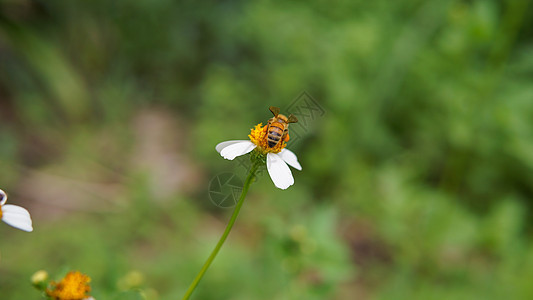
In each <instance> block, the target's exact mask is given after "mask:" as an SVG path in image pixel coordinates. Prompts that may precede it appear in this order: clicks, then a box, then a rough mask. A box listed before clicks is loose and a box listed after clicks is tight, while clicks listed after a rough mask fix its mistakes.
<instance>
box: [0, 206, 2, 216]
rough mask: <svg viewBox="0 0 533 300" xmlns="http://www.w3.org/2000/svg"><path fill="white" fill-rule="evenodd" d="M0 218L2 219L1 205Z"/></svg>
mask: <svg viewBox="0 0 533 300" xmlns="http://www.w3.org/2000/svg"><path fill="white" fill-rule="evenodd" d="M0 219H2V205H0Z"/></svg>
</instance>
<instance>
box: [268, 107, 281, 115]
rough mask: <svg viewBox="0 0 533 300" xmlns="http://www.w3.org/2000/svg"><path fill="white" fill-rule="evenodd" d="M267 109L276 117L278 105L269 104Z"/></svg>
mask: <svg viewBox="0 0 533 300" xmlns="http://www.w3.org/2000/svg"><path fill="white" fill-rule="evenodd" d="M268 109H270V111H271V112H272V113H273V114H274V117H277V116H278V115H279V111H280V109H279V107H275V106H271V107H269V108H268Z"/></svg>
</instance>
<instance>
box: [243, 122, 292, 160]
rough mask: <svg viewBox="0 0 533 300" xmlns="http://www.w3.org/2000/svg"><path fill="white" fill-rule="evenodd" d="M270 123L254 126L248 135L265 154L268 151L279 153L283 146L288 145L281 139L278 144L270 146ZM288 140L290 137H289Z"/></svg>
mask: <svg viewBox="0 0 533 300" xmlns="http://www.w3.org/2000/svg"><path fill="white" fill-rule="evenodd" d="M267 130H268V125H265V126H263V123H259V124H257V125H256V126H255V128H252V130H251V132H250V134H249V135H248V137H249V138H250V141H252V143H254V144H255V145H256V146H257V148H256V149H258V150H259V151H261V152H262V153H263V154H266V153H279V152H280V151H281V150H282V149H283V148H285V147H286V146H287V144H286V143H285V141H281V142H280V143H278V144H277V145H276V146H274V147H272V148H270V147H269V146H268V140H267V137H268V132H267ZM287 141H288V139H287Z"/></svg>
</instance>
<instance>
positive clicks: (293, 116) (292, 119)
mask: <svg viewBox="0 0 533 300" xmlns="http://www.w3.org/2000/svg"><path fill="white" fill-rule="evenodd" d="M287 122H289V123H296V122H298V118H296V116H295V115H293V114H290V115H289V118H288V119H287Z"/></svg>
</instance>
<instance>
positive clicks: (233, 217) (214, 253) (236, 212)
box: [182, 163, 259, 300]
mask: <svg viewBox="0 0 533 300" xmlns="http://www.w3.org/2000/svg"><path fill="white" fill-rule="evenodd" d="M258 167H259V164H258V163H253V164H252V167H251V169H250V172H249V173H248V177H246V181H245V182H244V186H243V187H242V193H241V196H240V198H239V202H237V205H236V206H235V209H234V210H233V214H232V215H231V218H230V220H229V222H228V225H227V226H226V230H224V233H223V234H222V236H221V237H220V240H219V241H218V243H217V245H216V246H215V249H213V251H212V252H211V255H209V257H208V258H207V260H206V261H205V263H204V266H203V267H202V269H201V270H200V272H199V273H198V275H196V278H194V281H193V282H192V283H191V285H190V286H189V288H188V289H187V292H186V293H185V295H184V296H183V299H182V300H186V299H189V297H190V296H191V295H192V293H193V292H194V290H195V289H196V286H197V285H198V283H200V280H201V279H202V277H204V274H205V272H207V269H209V266H211V263H212V262H213V260H215V257H216V256H217V254H218V251H220V248H222V245H224V242H225V241H226V238H227V237H228V235H229V233H230V231H231V228H233V224H235V220H236V219H237V216H238V215H239V212H240V210H241V207H242V204H243V203H244V198H245V197H246V194H247V193H248V189H249V188H250V185H251V184H252V180H253V178H254V175H255V172H256V171H257V168H258Z"/></svg>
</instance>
